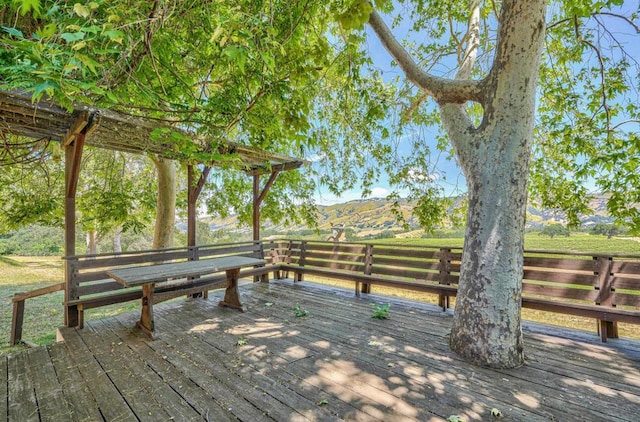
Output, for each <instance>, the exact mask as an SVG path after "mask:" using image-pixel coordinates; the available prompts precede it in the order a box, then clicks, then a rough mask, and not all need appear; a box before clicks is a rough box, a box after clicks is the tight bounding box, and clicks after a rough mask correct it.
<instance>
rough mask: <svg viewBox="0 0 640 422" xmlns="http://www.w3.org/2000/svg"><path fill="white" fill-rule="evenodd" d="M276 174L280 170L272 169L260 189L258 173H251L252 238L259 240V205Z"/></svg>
mask: <svg viewBox="0 0 640 422" xmlns="http://www.w3.org/2000/svg"><path fill="white" fill-rule="evenodd" d="M278 174H280V170H274V171H272V172H271V175H270V176H269V180H267V183H266V184H265V185H264V188H262V190H260V173H257V172H256V173H254V174H253V240H260V205H261V204H262V201H264V198H265V196H267V192H269V189H270V188H271V185H273V182H275V181H276V177H278Z"/></svg>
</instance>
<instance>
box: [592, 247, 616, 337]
mask: <svg viewBox="0 0 640 422" xmlns="http://www.w3.org/2000/svg"><path fill="white" fill-rule="evenodd" d="M593 259H594V260H595V261H596V268H595V271H594V275H595V276H596V285H595V286H594V288H595V289H596V290H598V298H597V299H596V305H603V306H610V307H612V308H615V306H616V305H615V304H614V303H613V302H612V296H611V292H613V291H614V290H615V289H614V288H613V287H612V285H611V282H612V281H613V274H612V273H611V269H612V267H613V257H611V256H594V257H593ZM598 333H599V334H600V339H601V340H602V341H603V342H606V341H607V338H618V322H617V321H603V320H598Z"/></svg>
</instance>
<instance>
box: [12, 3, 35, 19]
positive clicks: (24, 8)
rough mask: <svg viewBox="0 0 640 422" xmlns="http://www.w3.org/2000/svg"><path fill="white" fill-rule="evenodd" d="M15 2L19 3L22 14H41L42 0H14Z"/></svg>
mask: <svg viewBox="0 0 640 422" xmlns="http://www.w3.org/2000/svg"><path fill="white" fill-rule="evenodd" d="M13 3H14V4H15V3H17V4H18V5H19V7H20V14H21V15H22V16H24V15H26V14H27V13H29V12H31V13H32V14H33V17H36V18H37V17H38V16H40V0H14V1H13Z"/></svg>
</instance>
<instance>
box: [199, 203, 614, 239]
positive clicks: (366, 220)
mask: <svg viewBox="0 0 640 422" xmlns="http://www.w3.org/2000/svg"><path fill="white" fill-rule="evenodd" d="M606 201H607V198H606V197H605V196H597V197H595V198H594V199H592V200H591V202H590V207H591V209H592V210H593V214H591V215H585V216H583V217H582V218H581V221H582V224H583V225H585V226H590V225H595V224H598V223H610V222H612V221H613V219H612V218H611V217H609V215H608V214H607V209H606ZM400 207H401V209H402V212H403V214H404V217H405V219H406V221H407V223H408V224H409V228H410V231H415V232H416V233H421V232H422V230H421V229H420V228H419V226H418V221H417V219H416V218H415V217H413V216H412V215H411V210H412V208H413V204H412V203H411V202H409V201H407V200H402V201H401V202H400ZM317 215H318V226H319V228H320V230H321V231H322V232H324V233H328V232H331V228H332V227H336V226H342V227H345V228H349V229H352V230H353V232H354V234H355V235H356V236H358V237H364V236H375V235H378V234H380V233H381V232H384V231H394V232H397V233H403V232H405V230H404V228H403V227H402V225H401V224H400V223H398V221H397V220H396V218H395V215H394V214H393V213H392V212H391V203H389V202H388V201H386V200H385V199H381V198H373V199H362V200H355V201H349V202H345V203H342V204H335V205H327V206H323V205H320V206H318V214H317ZM203 220H204V221H206V222H207V223H209V225H210V227H211V229H212V230H219V229H225V230H229V231H236V230H237V229H236V221H237V220H236V218H235V216H232V217H230V218H227V219H225V220H216V219H210V218H205V219H203ZM550 223H558V224H566V223H567V219H566V216H564V215H563V214H561V213H558V212H555V211H553V210H548V209H542V208H540V207H537V206H536V205H535V204H530V205H529V207H528V208H527V228H537V227H541V226H543V225H545V224H550ZM266 229H267V230H269V229H275V227H274V226H270V225H269V224H267V225H266ZM278 229H279V230H280V231H282V232H296V231H302V230H305V229H308V228H307V227H305V226H303V225H300V226H296V227H287V228H284V227H279V228H278ZM240 231H248V229H243V230H240Z"/></svg>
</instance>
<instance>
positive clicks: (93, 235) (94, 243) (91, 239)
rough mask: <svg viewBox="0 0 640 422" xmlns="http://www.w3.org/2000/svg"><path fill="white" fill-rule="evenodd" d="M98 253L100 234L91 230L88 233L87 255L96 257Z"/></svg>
mask: <svg viewBox="0 0 640 422" xmlns="http://www.w3.org/2000/svg"><path fill="white" fill-rule="evenodd" d="M97 253H98V232H97V231H95V230H89V231H88V232H87V254H89V255H94V254H97Z"/></svg>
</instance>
